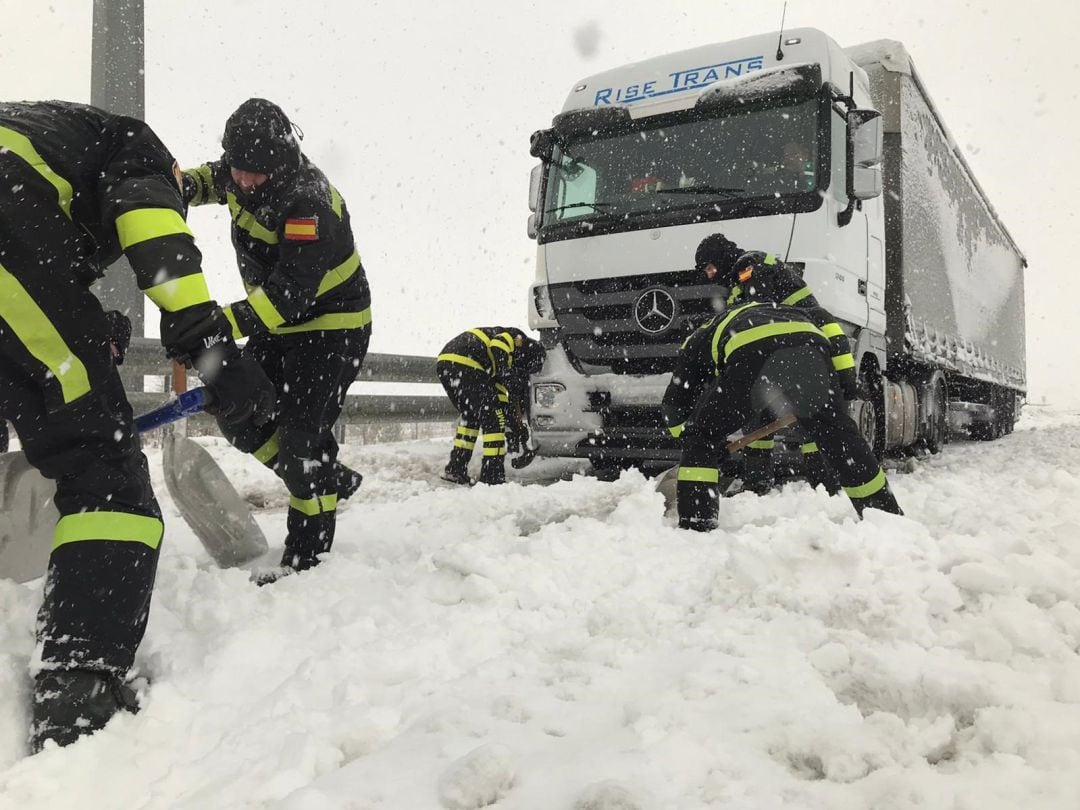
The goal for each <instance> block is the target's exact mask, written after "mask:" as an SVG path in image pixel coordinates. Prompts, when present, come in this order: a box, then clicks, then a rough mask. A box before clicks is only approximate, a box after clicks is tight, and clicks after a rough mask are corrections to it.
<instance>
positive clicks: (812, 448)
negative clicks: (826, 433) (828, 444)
mask: <svg viewBox="0 0 1080 810" xmlns="http://www.w3.org/2000/svg"><path fill="white" fill-rule="evenodd" d="M799 449H800V450H802V451H803V452H804V453H817V452H818V451H819V450H820V449H821V448H819V447H818V446H817V442H807V443H806V444H804V445H801V446H800V447H799Z"/></svg>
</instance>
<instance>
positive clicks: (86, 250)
mask: <svg viewBox="0 0 1080 810" xmlns="http://www.w3.org/2000/svg"><path fill="white" fill-rule="evenodd" d="M27 182H29V183H37V184H45V185H44V188H45V189H46V191H47V192H48V193H49V195H50V196H51V195H52V194H55V196H56V203H57V204H56V207H55V208H49V209H48V210H41V211H39V212H35V216H36V217H37V218H38V219H39V221H40V226H39V227H37V228H35V229H33V230H30V231H27V230H22V231H20V232H19V233H18V234H17V239H18V241H19V242H20V243H26V244H30V245H31V246H32V243H33V242H34V240H35V239H38V240H48V241H49V243H50V246H51V247H52V248H55V247H56V245H58V244H59V245H62V246H63V248H64V250H65V252H67V253H68V255H69V256H70V266H71V272H72V274H73V275H74V276H75V277H76V278H78V279H79V280H80V281H82V282H84V283H86V284H88V285H89V284H90V283H92V282H93V281H94V280H95V279H96V278H99V277H100V276H101V275H103V273H104V268H105V267H107V266H108V265H110V264H112V263H113V262H115V261H116V260H117V259H118V258H119V257H120V255H121V253H123V254H124V255H125V256H126V257H127V259H128V261H129V262H130V264H131V267H132V269H133V270H134V271H135V276H136V279H137V281H138V285H139V288H140V289H142V291H143V292H144V293H146V295H147V296H148V297H149V298H150V299H151V300H152V301H153V302H154V303H155V304H156V305H157V306H158V307H159V308H160V309H161V342H162V343H163V344H164V345H165V346H166V347H168V348H169V349H170V351H171V352H172V353H173V354H176V355H188V354H190V353H192V352H193V351H197V350H199V349H201V348H204V342H205V341H206V340H207V339H208V338H209V339H210V341H211V342H210V343H206V344H205V345H211V344H212V343H213V342H216V340H218V339H220V338H222V337H225V336H227V334H228V324H227V322H226V321H225V319H224V318H223V317H222V312H221V310H220V309H219V308H218V306H217V305H216V304H215V303H214V302H213V301H212V300H211V299H210V293H209V291H208V289H207V285H206V280H205V279H204V277H203V273H202V255H201V254H200V253H199V250H198V248H196V246H195V240H194V238H193V237H192V234H191V231H190V230H189V228H188V226H187V223H186V222H185V221H184V213H185V208H184V204H183V200H182V199H181V196H180V183H181V175H180V170H179V167H178V166H177V164H176V161H175V160H174V159H173V157H172V155H171V154H170V153H169V151H168V149H166V148H165V146H164V144H162V143H161V141H160V140H159V139H158V137H157V136H156V135H155V134H154V132H153V130H151V129H150V127H149V126H147V125H146V124H145V123H144V122H142V121H139V120H137V119H134V118H129V117H127V116H122V115H113V114H111V113H108V112H106V111H104V110H100V109H98V108H96V107H90V106H87V105H84V104H74V103H70V102H57V101H50V102H23V103H2V104H0V184H3V185H4V186H5V188H4V193H2V194H0V220H3V219H7V218H8V217H7V216H6V214H7V211H6V210H5V209H7V208H8V207H9V206H14V207H20V206H21V205H22V203H21V202H20V194H19V189H20V187H22V184H23V183H27ZM24 215H25V210H22V209H20V216H24Z"/></svg>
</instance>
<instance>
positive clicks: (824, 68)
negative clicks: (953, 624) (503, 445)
mask: <svg viewBox="0 0 1080 810" xmlns="http://www.w3.org/2000/svg"><path fill="white" fill-rule="evenodd" d="M531 153H532V154H533V155H534V156H535V157H537V158H539V159H540V161H541V163H540V165H538V166H537V167H535V168H534V170H533V173H532V178H531V183H530V209H531V210H532V211H533V213H532V215H531V216H530V219H529V233H530V235H531V236H533V237H534V238H535V239H536V240H537V266H536V278H535V280H534V282H533V284H532V287H531V289H530V295H529V306H530V318H529V320H530V325H531V326H532V327H533V328H534V329H537V330H538V331H539V333H540V336H541V340H542V341H543V342H544V344H545V346H546V347H547V349H548V361H547V363H546V364H545V367H544V369H543V371H542V372H541V374H540V375H538V376H537V377H534V379H533V382H532V397H531V422H532V427H533V435H534V438H535V441H536V442H537V443H538V446H539V452H540V453H541V454H542V455H546V456H564V457H567V456H568V457H579V458H588V459H590V460H591V461H592V462H593V464H594V466H596V467H601V468H604V467H612V466H626V465H628V464H645V463H649V462H661V463H667V462H670V461H672V460H674V459H676V458H677V457H678V447H677V444H676V443H675V442H674V441H673V440H672V439H671V437H670V436H668V435H667V433H666V431H665V430H664V428H663V424H662V420H661V417H660V409H659V403H660V401H661V398H662V396H663V392H664V389H665V388H666V385H667V382H668V379H669V378H670V373H671V370H672V369H673V367H674V363H675V358H676V355H677V353H678V348H679V346H680V344H681V343H682V341H683V340H684V339H685V337H686V335H687V334H689V332H690V331H691V330H692V329H693V328H694V326H695V325H697V324H698V323H700V322H701V321H702V320H704V319H705V318H708V317H711V316H712V315H714V314H716V313H717V312H720V311H722V310H723V308H724V305H725V303H724V302H725V301H726V295H727V291H726V290H724V289H723V288H720V287H718V286H716V285H714V284H711V283H709V282H708V281H707V280H706V279H705V278H703V277H702V275H701V274H700V273H697V272H696V271H695V270H694V267H693V264H694V259H693V257H694V250H695V248H696V246H697V244H698V243H699V242H700V241H701V239H702V238H704V237H705V236H706V235H708V234H710V233H714V232H717V231H722V232H723V233H724V234H725V235H726V236H727V237H728V238H729V239H732V240H733V241H735V242H736V243H737V244H739V245H741V246H743V247H744V248H746V249H748V250H749V249H756V250H766V251H768V252H770V253H773V254H774V255H776V256H777V257H779V258H781V259H783V260H784V261H787V262H789V263H791V264H793V265H794V266H795V267H796V268H798V269H799V270H800V271H801V272H802V273H803V276H804V278H805V279H806V281H807V283H808V285H809V286H810V287H811V289H812V290H813V291H814V294H815V295H816V296H817V298H818V300H819V301H820V302H821V303H822V304H823V305H824V306H825V307H826V308H828V309H829V310H830V311H831V312H832V313H833V315H834V316H836V318H837V320H838V321H839V322H840V323H841V325H842V326H843V328H844V329H845V331H846V332H847V333H848V336H849V338H850V339H851V342H852V346H853V354H854V356H855V361H856V364H857V367H858V370H859V376H860V383H861V389H862V391H863V392H864V395H863V398H862V399H860V400H858V401H856V402H854V403H853V404H852V415H853V417H854V418H855V419H856V421H857V422H858V424H859V425H860V429H861V430H862V431H863V434H864V435H865V436H866V438H867V439H868V441H870V442H871V443H872V445H873V446H874V448H875V449H876V450H877V451H878V452H879V453H884V452H886V451H888V450H896V451H908V450H913V449H917V448H926V449H928V450H930V451H931V452H937V451H939V450H940V449H941V448H942V446H943V445H944V444H945V442H946V441H947V439H948V438H949V436H950V435H951V434H953V433H956V432H962V433H964V434H966V435H969V436H972V437H974V438H981V439H990V438H994V437H996V436H1000V435H1002V434H1004V433H1007V432H1009V431H1011V430H1012V427H1013V425H1014V423H1015V420H1016V418H1017V417H1018V415H1019V410H1020V404H1021V403H1022V401H1023V397H1024V392H1025V386H1026V376H1025V345H1024V320H1023V314H1024V300H1023V268H1024V267H1025V266H1026V261H1025V259H1024V257H1023V255H1022V253H1021V252H1020V250H1019V249H1018V247H1017V246H1016V244H1015V242H1014V241H1013V239H1012V238H1011V236H1010V235H1009V233H1008V231H1007V230H1006V228H1005V226H1004V225H1003V224H1002V222H1001V220H1000V218H999V217H998V216H997V214H996V213H995V211H994V209H993V207H992V206H991V205H990V203H989V201H988V199H987V197H986V195H985V193H984V192H983V190H982V189H981V187H980V186H979V184H978V182H977V181H976V179H975V177H974V174H973V173H972V171H971V169H970V166H969V165H968V164H967V162H966V161H965V160H964V158H963V156H962V155H961V153H960V150H959V149H958V148H957V146H956V144H955V142H954V141H953V139H952V138H951V137H950V135H949V133H948V130H947V129H946V127H945V125H944V122H943V120H942V118H941V115H940V113H939V111H938V109H937V108H936V107H935V105H934V104H933V102H932V101H931V99H930V97H929V95H928V93H927V92H926V89H925V87H924V85H923V83H922V82H921V80H920V78H919V76H918V74H917V73H916V71H915V69H914V66H913V63H912V61H911V58H910V56H909V55H908V54H907V52H906V51H905V50H904V48H903V46H902V45H901V44H900V43H898V42H893V41H881V42H874V43H867V44H865V45H860V46H857V47H854V48H849V49H846V50H845V49H842V48H840V47H839V46H838V45H837V44H836V43H835V42H834V41H833V40H832V39H830V38H829V37H828V36H827V35H825V34H824V33H822V32H821V31H817V30H815V29H809V28H803V29H794V30H791V31H787V32H784V33H779V32H777V33H771V34H765V35H760V36H756V37H749V38H746V39H741V40H735V41H732V42H727V43H719V44H714V45H707V46H703V47H700V48H695V49H692V50H688V51H681V52H678V53H674V54H668V55H665V56H660V57H656V58H654V59H649V60H646V61H644V62H638V63H634V64H631V65H626V66H622V67H619V68H616V69H614V70H610V71H606V72H604V73H601V74H597V75H596V76H591V77H588V78H586V79H583V80H582V81H580V82H577V83H575V85H574V87H573V89H572V90H571V92H570V94H569V97H568V98H567V100H566V102H565V104H564V106H563V109H562V111H561V112H560V113H559V114H558V115H556V116H555V117H554V119H553V121H552V125H551V127H549V128H547V129H543V130H540V131H538V132H536V133H534V135H533V138H532V143H531Z"/></svg>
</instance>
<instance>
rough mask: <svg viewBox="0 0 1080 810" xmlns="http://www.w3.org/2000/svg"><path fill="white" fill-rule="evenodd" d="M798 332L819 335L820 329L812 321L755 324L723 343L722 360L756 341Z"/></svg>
mask: <svg viewBox="0 0 1080 810" xmlns="http://www.w3.org/2000/svg"><path fill="white" fill-rule="evenodd" d="M799 332H809V333H811V334H815V335H821V330H820V329H818V328H817V327H816V326H814V325H813V324H812V323H766V324H762V325H761V326H755V327H753V328H752V329H747V330H745V331H743V332H739V333H738V334H737V335H735V337H733V338H731V340H729V341H728V342H727V343H726V344H724V360H727V359H728V358H729V357H731V355H732V353H733V352H736V351H738V350H739V349H741V348H743V347H744V346H747V345H749V344H751V343H754V342H756V341H759V340H766V339H767V338H771V337H779V336H780V335H794V334H797V333H799ZM822 337H824V335H822Z"/></svg>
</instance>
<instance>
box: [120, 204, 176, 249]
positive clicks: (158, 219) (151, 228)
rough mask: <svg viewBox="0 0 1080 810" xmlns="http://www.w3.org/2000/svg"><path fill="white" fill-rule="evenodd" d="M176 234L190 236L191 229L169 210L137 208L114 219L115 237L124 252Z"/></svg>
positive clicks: (174, 212)
mask: <svg viewBox="0 0 1080 810" xmlns="http://www.w3.org/2000/svg"><path fill="white" fill-rule="evenodd" d="M178 233H183V234H187V235H188V236H191V229H190V228H189V227H188V225H187V223H186V222H184V218H183V217H182V216H180V213H179V212H178V211H174V210H172V209H171V208H137V209H135V210H134V211H128V212H127V213H125V214H121V215H120V216H118V217H117V218H116V235H117V236H118V237H119V238H120V247H121V248H123V249H124V250H127V249H128V248H129V247H131V246H132V245H137V244H139V243H140V242H148V241H149V240H151V239H158V238H159V237H162V236H173V235H174V234H178Z"/></svg>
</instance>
